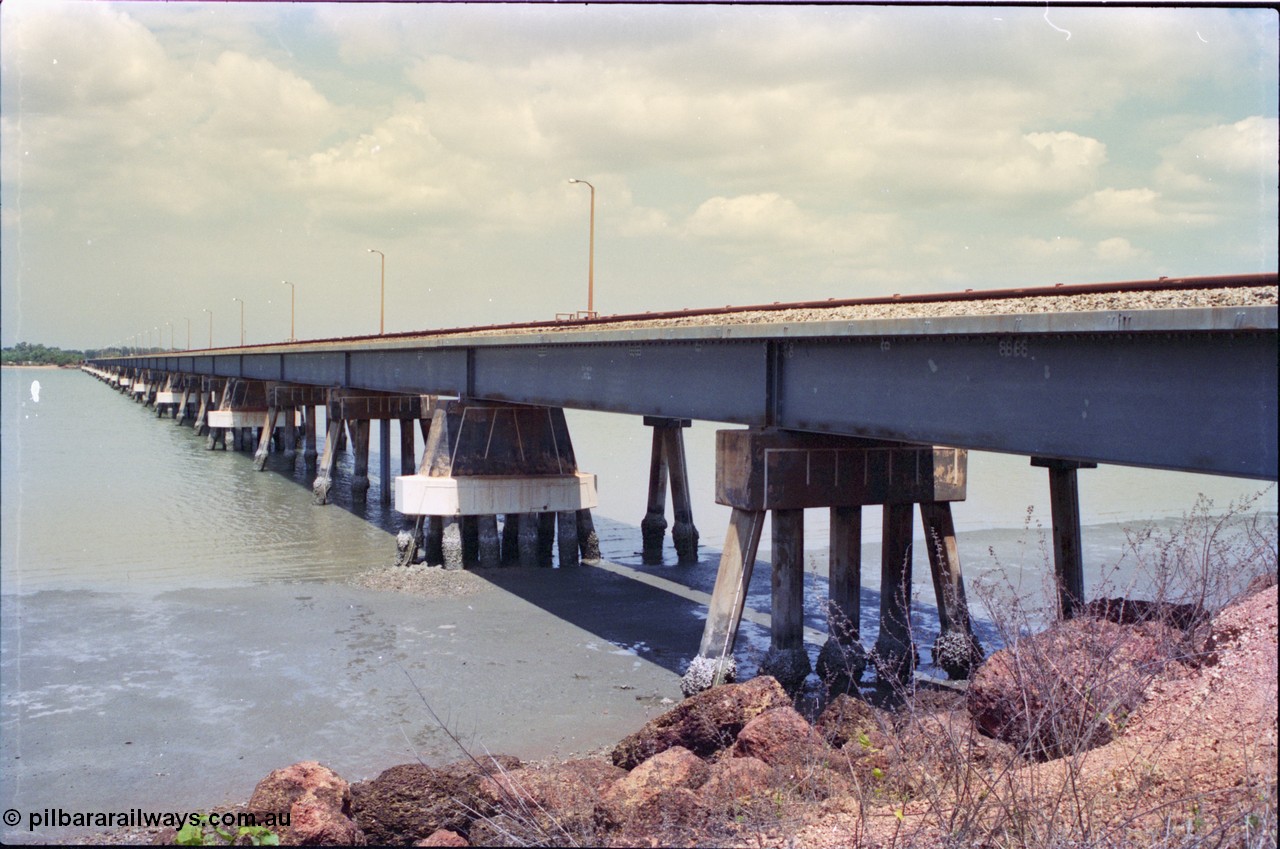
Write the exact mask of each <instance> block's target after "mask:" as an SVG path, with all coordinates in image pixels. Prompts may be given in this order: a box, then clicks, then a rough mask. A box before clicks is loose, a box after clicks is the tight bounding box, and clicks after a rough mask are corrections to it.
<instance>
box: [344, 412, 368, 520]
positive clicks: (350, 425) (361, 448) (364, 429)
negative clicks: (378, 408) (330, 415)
mask: <svg viewBox="0 0 1280 849" xmlns="http://www.w3.org/2000/svg"><path fill="white" fill-rule="evenodd" d="M369 421H370V420H369V419H349V420H348V421H347V435H348V436H349V437H350V439H351V449H352V453H353V454H354V455H355V456H354V462H353V463H352V466H351V499H352V500H353V501H364V500H365V498H366V497H368V495H369Z"/></svg>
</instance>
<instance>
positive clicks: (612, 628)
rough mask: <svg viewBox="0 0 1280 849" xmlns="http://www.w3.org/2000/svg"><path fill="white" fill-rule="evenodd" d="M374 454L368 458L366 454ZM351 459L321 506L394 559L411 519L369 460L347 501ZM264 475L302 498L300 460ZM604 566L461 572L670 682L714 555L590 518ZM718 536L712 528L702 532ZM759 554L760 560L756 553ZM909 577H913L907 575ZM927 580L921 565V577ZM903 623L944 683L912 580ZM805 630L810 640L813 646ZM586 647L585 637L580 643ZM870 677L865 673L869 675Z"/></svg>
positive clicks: (819, 563)
mask: <svg viewBox="0 0 1280 849" xmlns="http://www.w3.org/2000/svg"><path fill="white" fill-rule="evenodd" d="M375 456H376V455H375ZM352 463H353V459H352V456H351V455H350V453H349V452H344V453H343V454H340V455H339V458H338V463H337V468H336V469H335V471H334V475H333V486H332V487H331V489H330V493H329V503H328V505H326V508H325V509H339V510H345V511H347V512H348V513H351V514H352V515H354V516H357V517H359V518H361V519H363V520H364V521H366V522H369V523H370V524H372V525H373V526H375V527H377V528H380V529H381V530H384V531H386V532H387V534H388V539H387V560H386V562H387V563H388V564H389V563H391V562H392V560H393V559H394V556H395V535H396V534H397V533H398V532H400V531H401V530H404V529H406V528H408V527H410V526H411V525H412V518H411V517H406V516H404V515H402V514H401V513H399V512H397V511H396V510H395V509H394V507H392V506H390V505H387V504H383V503H381V500H380V496H379V482H378V477H377V467H376V464H375V463H374V462H373V458H371V461H370V466H371V467H372V468H371V469H370V474H369V478H370V487H369V491H368V495H367V497H366V498H365V499H364V500H358V499H353V498H352V492H351V479H352ZM264 473H274V474H277V475H280V476H281V477H284V478H286V479H287V480H290V481H292V482H294V483H296V484H297V485H298V486H299V487H300V488H303V489H304V490H305V491H306V497H307V498H310V497H311V485H312V481H313V480H314V478H315V469H314V468H307V467H306V465H305V463H304V462H303V460H302V458H301V457H298V459H297V461H296V462H295V463H293V464H292V466H290V464H289V463H288V461H287V460H285V459H284V457H283V455H279V454H275V453H272V454H271V455H270V456H269V457H268V459H267V465H266V469H265V472H264ZM594 519H595V526H596V531H597V534H598V535H599V537H600V547H601V552H602V554H603V556H604V559H605V561H606V562H605V563H604V564H602V565H600V566H586V565H583V566H578V567H570V568H564V569H561V568H558V567H556V568H545V567H544V568H533V567H521V566H499V567H492V568H480V567H477V566H475V565H473V564H468V565H467V567H466V568H467V570H468V571H471V572H473V573H474V574H475V575H476V576H478V577H481V578H483V579H485V580H486V581H488V582H490V583H491V584H493V585H494V586H496V587H498V588H499V589H502V590H504V591H506V592H508V593H511V594H513V595H515V596H517V597H519V598H521V599H523V600H524V601H526V602H528V603H529V604H533V605H535V606H537V607H539V608H541V609H542V610H544V611H546V612H547V613H550V614H551V615H553V616H555V617H557V618H559V619H561V620H563V621H565V622H568V623H570V624H571V625H573V626H575V627H577V628H580V629H582V631H583V632H584V634H588V635H590V636H591V637H595V638H597V639H599V640H602V641H604V642H605V643H607V644H609V646H610V647H611V648H605V649H603V650H606V651H612V652H615V653H618V654H631V655H635V656H636V657H638V658H640V659H643V660H646V661H648V662H651V663H654V664H656V665H658V666H660V667H661V668H663V669H666V670H668V671H670V672H672V673H674V674H676V675H680V674H683V673H684V670H685V667H686V666H687V665H688V662H689V660H690V659H691V658H692V657H693V656H694V655H695V654H696V653H697V650H698V646H699V644H700V643H701V640H702V631H703V626H704V624H705V622H706V616H707V602H708V601H709V599H710V595H711V591H712V588H713V587H714V585H715V580H716V573H717V571H718V568H719V561H720V549H719V548H717V547H711V546H707V545H701V546H700V547H699V551H698V554H699V557H698V560H697V561H696V562H692V563H679V562H678V559H677V556H676V552H675V549H674V546H673V544H672V542H671V538H670V534H668V536H667V540H666V542H665V545H664V549H663V558H662V562H661V563H645V562H644V560H643V558H642V556H641V552H640V542H641V534H640V527H639V525H638V524H637V525H633V524H629V523H625V522H619V521H617V520H614V519H610V518H608V517H604V516H600V515H598V514H597V515H595V517H594ZM707 531H708V532H709V536H711V537H712V538H715V537H718V536H719V535H720V533H721V531H720V529H707ZM872 548H873V547H872V546H867V547H864V552H863V582H864V585H863V587H862V593H861V625H862V628H861V631H860V641H861V643H862V645H863V646H864V647H865V648H867V649H868V650H869V649H870V648H871V647H872V646H873V645H874V644H875V640H876V638H877V636H878V633H879V616H880V592H879V590H878V589H876V588H874V587H873V586H868V585H867V584H868V583H874V582H876V581H877V580H878V578H879V554H878V552H875V551H873V550H872ZM761 553H762V554H763V553H765V552H764V550H763V549H762V551H761ZM806 556H807V559H808V562H807V567H806V572H805V576H804V626H805V628H806V630H807V631H809V633H808V634H807V636H806V648H807V649H808V651H809V655H810V660H811V661H812V662H814V663H816V661H817V655H818V651H819V649H820V648H821V645H822V642H824V641H825V635H826V634H827V633H828V623H827V598H828V597H829V595H828V583H827V579H826V577H825V574H823V573H825V571H826V557H825V552H823V551H812V550H811V551H809V552H807V553H806ZM916 572H917V577H919V576H920V574H921V572H920V570H919V568H917V570H916ZM923 575H924V576H925V577H926V578H927V575H928V568H927V566H926V567H925V568H924V570H923ZM770 577H771V575H770V564H769V562H768V560H764V559H759V558H757V560H756V565H755V567H754V569H753V571H752V576H751V582H750V584H749V586H748V591H747V600H746V612H745V613H744V616H743V619H742V623H741V626H740V628H739V632H738V639H737V643H736V646H735V650H734V657H735V660H736V661H737V664H738V669H739V675H740V677H742V678H748V677H750V676H752V675H754V674H755V672H756V670H757V668H758V667H759V663H760V660H761V659H762V658H763V656H764V653H765V652H766V651H767V650H768V648H769V629H768V626H767V624H765V623H767V620H764V622H762V621H753V618H754V619H756V620H759V619H761V618H762V617H761V616H759V615H756V616H755V617H753V616H752V611H755V612H756V613H757V614H764V615H767V614H768V612H769V609H770V605H771V596H772V590H771V586H770ZM915 596H916V597H915V599H914V601H913V604H912V610H911V622H912V632H913V634H914V635H915V642H916V647H917V650H918V651H919V654H920V661H921V667H920V668H921V671H922V672H925V673H926V674H930V675H935V676H937V677H945V676H944V675H943V674H942V673H941V672H940V671H939V670H937V669H936V668H934V667H933V666H932V658H931V652H930V647H931V646H932V644H933V640H934V638H935V637H936V636H937V634H938V631H939V620H938V609H937V606H936V605H935V604H933V603H931V601H932V591H931V590H930V589H929V588H928V587H927V586H922V585H920V584H919V583H917V584H916V586H915ZM973 628H974V632H975V634H976V635H977V637H978V639H979V640H980V641H981V642H982V644H983V646H984V647H986V649H987V651H988V652H990V651H992V650H993V649H994V648H996V647H998V645H999V643H1000V639H999V636H998V632H997V629H996V627H995V625H994V623H992V622H991V621H989V620H984V619H979V618H976V617H975V618H974V621H973ZM814 632H817V635H818V636H819V639H818V640H817V641H816V642H815V640H814V636H815V634H814ZM588 641H589V640H588ZM869 674H870V673H868V675H869Z"/></svg>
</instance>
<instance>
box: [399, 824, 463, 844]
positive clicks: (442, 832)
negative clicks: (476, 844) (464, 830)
mask: <svg viewBox="0 0 1280 849" xmlns="http://www.w3.org/2000/svg"><path fill="white" fill-rule="evenodd" d="M413 845H414V846H470V845H471V844H470V843H468V842H467V838H465V837H463V836H462V835H461V834H458V833H457V832H456V831H449V830H448V829H447V828H441V829H437V830H436V831H433V832H432V833H431V834H429V835H428V836H426V837H424V838H422V839H421V840H419V841H418V842H417V843H415V844H413Z"/></svg>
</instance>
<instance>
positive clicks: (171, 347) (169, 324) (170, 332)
mask: <svg viewBox="0 0 1280 849" xmlns="http://www.w3.org/2000/svg"><path fill="white" fill-rule="evenodd" d="M164 326H165V327H167V328H169V350H170V351H172V350H173V322H172V321H166V322H165V323H164ZM160 340H161V341H160V344H161V345H163V344H164V335H163V334H161V336H160Z"/></svg>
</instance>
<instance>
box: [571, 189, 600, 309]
mask: <svg viewBox="0 0 1280 849" xmlns="http://www.w3.org/2000/svg"><path fill="white" fill-rule="evenodd" d="M569 182H570V183H581V184H582V185H584V186H586V187H587V188H589V189H591V236H590V241H589V242H588V248H587V318H595V317H596V307H595V291H596V280H595V276H596V187H595V186H593V185H591V184H590V183H588V182H587V181H586V180H578V179H576V178H573V177H570V178H569Z"/></svg>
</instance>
